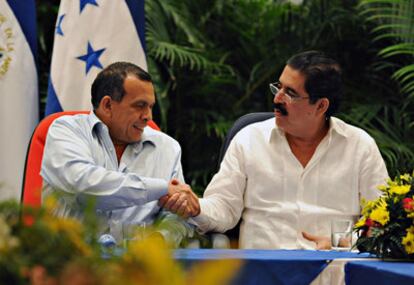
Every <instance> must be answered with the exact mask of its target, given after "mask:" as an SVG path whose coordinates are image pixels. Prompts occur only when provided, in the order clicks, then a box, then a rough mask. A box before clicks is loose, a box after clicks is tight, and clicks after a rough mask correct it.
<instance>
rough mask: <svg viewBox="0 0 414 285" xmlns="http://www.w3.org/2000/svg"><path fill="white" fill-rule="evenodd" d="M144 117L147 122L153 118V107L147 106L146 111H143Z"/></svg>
mask: <svg viewBox="0 0 414 285" xmlns="http://www.w3.org/2000/svg"><path fill="white" fill-rule="evenodd" d="M142 119H143V120H144V121H145V122H148V121H151V120H152V109H151V108H150V107H147V108H145V110H144V112H143V113H142Z"/></svg>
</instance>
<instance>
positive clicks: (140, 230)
mask: <svg viewBox="0 0 414 285" xmlns="http://www.w3.org/2000/svg"><path fill="white" fill-rule="evenodd" d="M145 234H146V224H145V222H143V223H138V224H136V223H134V224H131V223H123V224H122V240H123V247H124V248H128V244H129V243H130V242H133V241H138V240H142V239H144V238H145Z"/></svg>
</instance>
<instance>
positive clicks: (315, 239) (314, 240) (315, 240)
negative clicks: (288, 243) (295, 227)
mask: <svg viewBox="0 0 414 285" xmlns="http://www.w3.org/2000/svg"><path fill="white" fill-rule="evenodd" d="M302 236H303V238H304V239H306V240H308V241H313V242H317V241H318V238H317V237H316V236H314V235H312V234H309V233H307V232H302Z"/></svg>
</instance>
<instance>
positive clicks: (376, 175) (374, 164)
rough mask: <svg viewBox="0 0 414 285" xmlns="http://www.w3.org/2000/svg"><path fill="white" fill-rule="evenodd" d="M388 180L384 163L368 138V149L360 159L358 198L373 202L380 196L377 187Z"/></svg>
mask: <svg viewBox="0 0 414 285" xmlns="http://www.w3.org/2000/svg"><path fill="white" fill-rule="evenodd" d="M387 178H388V172H387V168H386V166H385V162H384V160H383V159H382V157H381V153H380V151H379V149H378V146H377V145H376V143H375V141H374V139H372V138H371V137H370V140H369V143H368V147H367V148H366V152H365V154H364V156H363V158H362V163H361V171H360V175H359V185H360V188H359V189H360V191H359V193H360V196H361V197H360V198H364V199H366V200H373V199H376V198H378V197H379V196H380V195H381V192H380V191H378V186H379V185H383V184H385V183H386V179H387Z"/></svg>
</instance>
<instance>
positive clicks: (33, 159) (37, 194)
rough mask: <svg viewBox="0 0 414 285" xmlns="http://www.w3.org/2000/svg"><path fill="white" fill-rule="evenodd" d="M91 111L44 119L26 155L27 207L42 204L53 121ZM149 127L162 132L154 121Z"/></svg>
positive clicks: (24, 199)
mask: <svg viewBox="0 0 414 285" xmlns="http://www.w3.org/2000/svg"><path fill="white" fill-rule="evenodd" d="M89 112H90V111H64V112H59V113H54V114H51V115H49V116H47V117H46V118H44V119H43V120H42V121H41V122H40V123H39V124H38V125H37V127H36V129H35V130H34V132H33V135H32V138H31V139H30V142H29V147H28V150H27V154H26V164H25V167H24V175H23V183H22V185H23V186H22V195H21V202H22V203H23V205H25V206H32V207H38V206H40V204H41V197H42V184H43V179H42V176H40V169H41V167H42V158H43V150H44V148H45V142H46V136H47V132H48V130H49V127H50V125H51V124H52V123H53V121H54V120H55V119H57V118H59V117H61V116H64V115H77V114H89ZM148 126H150V127H151V128H153V129H155V130H158V131H159V130H160V128H159V127H158V126H157V124H156V123H155V122H154V121H150V122H148Z"/></svg>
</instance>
